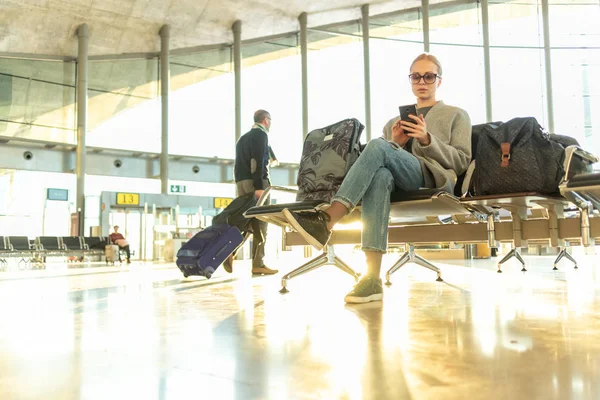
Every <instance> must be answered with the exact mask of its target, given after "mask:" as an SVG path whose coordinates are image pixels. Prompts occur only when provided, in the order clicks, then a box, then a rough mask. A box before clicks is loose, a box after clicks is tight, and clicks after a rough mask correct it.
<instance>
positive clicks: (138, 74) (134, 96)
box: [86, 59, 161, 153]
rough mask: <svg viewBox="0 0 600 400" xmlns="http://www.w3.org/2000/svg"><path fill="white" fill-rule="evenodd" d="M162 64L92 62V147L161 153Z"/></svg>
mask: <svg viewBox="0 0 600 400" xmlns="http://www.w3.org/2000/svg"><path fill="white" fill-rule="evenodd" d="M158 74H159V70H158V60H157V59H150V60H118V61H92V62H90V63H89V71H88V79H89V82H88V134H87V142H86V144H87V145H88V146H92V147H105V148H114V149H126V150H135V151H147V152H155V153H157V152H160V147H161V144H160V137H161V114H160V99H159V98H158V95H159V79H158V78H159V77H158Z"/></svg>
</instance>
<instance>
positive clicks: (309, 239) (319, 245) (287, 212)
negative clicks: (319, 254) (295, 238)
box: [282, 208, 325, 250]
mask: <svg viewBox="0 0 600 400" xmlns="http://www.w3.org/2000/svg"><path fill="white" fill-rule="evenodd" d="M282 213H283V216H284V217H285V218H286V219H287V220H288V222H289V223H290V225H292V227H293V228H294V229H295V230H296V232H298V233H299V234H300V235H302V237H303V238H304V240H306V241H307V242H308V244H310V245H311V246H313V247H315V248H316V249H317V250H323V248H324V247H325V246H323V244H322V243H321V242H319V241H318V240H317V239H316V238H315V237H314V236H312V235H311V234H310V233H308V232H306V231H305V230H304V228H302V226H301V225H300V224H299V223H298V221H296V218H294V216H293V215H292V213H291V212H290V210H288V209H287V208H284V209H283V212H282Z"/></svg>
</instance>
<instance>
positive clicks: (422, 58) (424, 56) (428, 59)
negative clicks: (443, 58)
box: [410, 53, 443, 76]
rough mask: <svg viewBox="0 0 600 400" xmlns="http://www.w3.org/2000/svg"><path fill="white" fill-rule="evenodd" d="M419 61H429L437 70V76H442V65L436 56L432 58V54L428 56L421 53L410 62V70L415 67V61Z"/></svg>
mask: <svg viewBox="0 0 600 400" xmlns="http://www.w3.org/2000/svg"><path fill="white" fill-rule="evenodd" d="M421 60H427V61H431V62H432V63H434V64H435V65H436V66H437V68H438V75H439V76H442V75H443V74H442V64H441V63H440V60H438V59H437V57H436V56H434V55H433V54H429V53H423V54H420V55H419V56H418V57H417V58H415V60H414V61H413V62H412V64H410V69H412V67H413V65H415V63H416V62H417V61H421Z"/></svg>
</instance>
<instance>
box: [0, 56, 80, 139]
mask: <svg viewBox="0 0 600 400" xmlns="http://www.w3.org/2000/svg"><path fill="white" fill-rule="evenodd" d="M0 136H11V137H22V138H27V139H37V140H44V141H49V142H61V143H75V141H76V135H75V63H72V62H58V61H56V62H53V61H34V60H18V59H8V58H0Z"/></svg>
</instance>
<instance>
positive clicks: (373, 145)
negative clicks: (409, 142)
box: [363, 138, 390, 154]
mask: <svg viewBox="0 0 600 400" xmlns="http://www.w3.org/2000/svg"><path fill="white" fill-rule="evenodd" d="M385 146H390V144H389V143H388V142H387V141H386V140H385V139H382V138H376V139H373V140H370V141H369V143H367V147H365V149H364V151H363V154H364V153H367V154H368V153H373V152H377V153H379V152H382V151H384V150H385Z"/></svg>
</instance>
